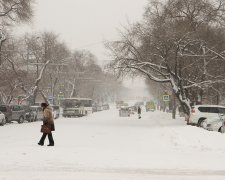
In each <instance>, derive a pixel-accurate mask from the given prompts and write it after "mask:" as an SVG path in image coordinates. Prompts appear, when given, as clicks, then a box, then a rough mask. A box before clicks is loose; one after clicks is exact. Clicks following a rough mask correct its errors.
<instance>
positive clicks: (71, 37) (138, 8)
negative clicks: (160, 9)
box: [20, 0, 148, 85]
mask: <svg viewBox="0 0 225 180" xmlns="http://www.w3.org/2000/svg"><path fill="white" fill-rule="evenodd" d="M147 2H148V0H63V1H62V0H36V4H35V7H34V18H33V22H32V24H31V25H29V27H27V26H25V27H20V32H24V31H28V32H39V31H53V32H55V33H56V34H58V35H59V37H60V39H61V40H63V41H65V42H66V44H67V45H68V46H69V47H70V48H71V49H88V50H90V51H91V52H92V53H93V54H95V55H96V57H97V58H98V60H99V64H101V65H102V64H105V63H106V61H105V60H108V59H109V58H107V56H106V50H105V48H104V46H103V43H102V42H103V41H104V40H116V39H117V38H118V29H122V26H123V25H127V22H128V20H129V22H131V23H133V22H136V21H138V20H140V19H141V18H142V15H143V12H144V7H145V5H146V4H147ZM139 85H140V81H139Z"/></svg>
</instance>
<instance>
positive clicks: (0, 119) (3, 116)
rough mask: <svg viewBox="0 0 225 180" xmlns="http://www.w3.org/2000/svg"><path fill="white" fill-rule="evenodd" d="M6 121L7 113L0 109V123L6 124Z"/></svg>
mask: <svg viewBox="0 0 225 180" xmlns="http://www.w3.org/2000/svg"><path fill="white" fill-rule="evenodd" d="M5 123H6V120H5V115H4V114H3V113H2V112H1V111H0V125H1V126H4V125H5Z"/></svg>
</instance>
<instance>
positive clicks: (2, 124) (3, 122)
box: [0, 118, 6, 126]
mask: <svg viewBox="0 0 225 180" xmlns="http://www.w3.org/2000/svg"><path fill="white" fill-rule="evenodd" d="M5 123H6V121H5V118H3V119H2V123H1V124H0V125H1V126H4V125H5Z"/></svg>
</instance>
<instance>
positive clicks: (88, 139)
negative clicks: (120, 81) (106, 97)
mask: <svg viewBox="0 0 225 180" xmlns="http://www.w3.org/2000/svg"><path fill="white" fill-rule="evenodd" d="M118 114H119V113H118V110H115V109H114V110H109V111H102V112H97V113H94V114H92V115H90V116H88V117H83V118H71V119H70V118H60V119H57V120H56V121H55V124H56V132H55V133H54V138H55V143H56V146H55V147H47V146H44V147H41V146H38V145H37V142H38V140H39V138H40V136H41V133H40V132H39V129H40V125H41V122H35V123H25V124H17V123H13V124H9V125H6V126H4V127H0V139H1V148H0V149H1V150H0V180H9V179H10V180H17V179H18V180H20V179H21V180H28V179H29V180H33V179H34V180H42V179H43V180H45V179H49V180H51V179H54V180H58V179H60V180H61V179H66V180H67V179H71V180H72V179H85V180H89V179H93V180H95V179H96V180H101V179H104V180H106V179H110V180H111V179H118V180H121V179H124V180H127V179H138V180H142V179H151V178H153V177H154V178H153V179H181V178H182V179H193V180H194V179H204V180H207V179H218V180H220V179H224V178H225V143H224V142H225V134H220V133H217V132H208V131H206V130H203V129H200V128H197V127H193V126H187V125H186V123H185V121H184V120H183V119H182V118H178V119H176V120H173V119H171V114H168V113H162V112H148V113H146V112H144V113H143V114H142V118H141V119H138V118H137V115H136V114H135V115H133V116H132V117H125V118H122V117H119V116H118ZM46 140H47V139H46ZM45 143H46V145H47V144H48V140H47V141H46V142H45Z"/></svg>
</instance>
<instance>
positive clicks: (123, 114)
mask: <svg viewBox="0 0 225 180" xmlns="http://www.w3.org/2000/svg"><path fill="white" fill-rule="evenodd" d="M119 116H120V117H130V110H129V107H125V106H122V107H121V108H120V110H119Z"/></svg>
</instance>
